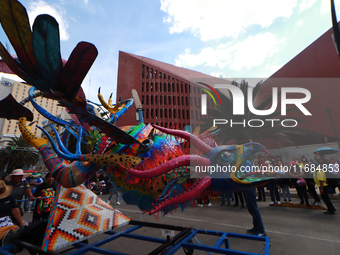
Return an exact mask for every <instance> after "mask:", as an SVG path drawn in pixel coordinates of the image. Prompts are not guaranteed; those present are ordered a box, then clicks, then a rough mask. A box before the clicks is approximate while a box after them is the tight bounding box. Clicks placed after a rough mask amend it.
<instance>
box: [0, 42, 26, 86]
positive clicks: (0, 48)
mask: <svg viewBox="0 0 340 255" xmlns="http://www.w3.org/2000/svg"><path fill="white" fill-rule="evenodd" d="M0 56H1V58H2V60H3V61H5V63H6V65H7V66H8V67H9V68H10V69H11V70H12V72H13V73H15V74H16V75H18V76H19V77H20V78H21V79H23V80H26V78H27V74H26V73H25V72H24V71H22V70H21V69H20V67H19V65H18V63H17V62H16V61H15V60H14V59H13V58H12V56H11V55H10V54H9V53H8V51H7V50H6V49H5V47H4V45H3V44H2V43H1V42H0Z"/></svg>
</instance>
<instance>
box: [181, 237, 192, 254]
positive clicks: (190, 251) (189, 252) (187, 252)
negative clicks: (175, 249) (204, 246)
mask: <svg viewBox="0 0 340 255" xmlns="http://www.w3.org/2000/svg"><path fill="white" fill-rule="evenodd" d="M188 243H192V240H190V241H189V242H188ZM183 251H184V253H185V254H186V255H192V254H194V249H191V248H186V247H183Z"/></svg>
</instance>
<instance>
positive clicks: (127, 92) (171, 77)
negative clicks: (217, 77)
mask: <svg viewBox="0 0 340 255" xmlns="http://www.w3.org/2000/svg"><path fill="white" fill-rule="evenodd" d="M192 78H203V79H207V78H213V77H212V76H209V75H206V74H203V73H199V72H196V71H192V70H189V69H185V68H180V67H177V66H174V65H170V64H166V63H163V62H160V61H156V60H153V59H150V58H145V57H141V56H137V55H134V54H130V53H126V52H122V51H120V52H119V63H118V81H117V95H116V97H117V99H118V98H119V97H120V96H121V98H122V100H124V99H128V98H131V96H132V89H135V90H136V91H137V93H138V96H139V99H140V101H141V104H142V108H143V118H144V122H145V123H150V124H156V125H159V126H162V127H166V128H177V129H184V128H185V127H186V126H188V125H190V126H191V127H194V126H196V125H197V124H199V119H200V104H201V94H202V90H200V89H198V87H199V86H198V85H197V84H195V83H193V82H191V81H190V79H192ZM207 102H208V106H209V104H211V102H210V100H208V101H207ZM131 108H132V109H131ZM131 108H130V109H129V110H128V111H127V112H126V113H125V114H124V115H123V116H122V117H121V118H120V119H119V121H118V122H117V125H118V126H126V125H137V124H138V121H137V120H136V108H135V106H132V107H131Z"/></svg>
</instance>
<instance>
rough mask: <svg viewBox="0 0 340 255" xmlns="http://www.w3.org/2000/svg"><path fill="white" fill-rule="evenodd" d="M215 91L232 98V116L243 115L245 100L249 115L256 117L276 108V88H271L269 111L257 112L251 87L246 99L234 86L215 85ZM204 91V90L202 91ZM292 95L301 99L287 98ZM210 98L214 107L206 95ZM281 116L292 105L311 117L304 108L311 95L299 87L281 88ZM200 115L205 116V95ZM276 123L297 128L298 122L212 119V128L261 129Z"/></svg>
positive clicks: (292, 120) (203, 95)
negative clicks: (223, 91) (227, 91)
mask: <svg viewBox="0 0 340 255" xmlns="http://www.w3.org/2000/svg"><path fill="white" fill-rule="evenodd" d="M214 88H215V89H228V90H229V91H230V93H231V95H232V97H233V115H244V112H245V111H244V107H245V105H246V104H245V100H247V106H248V109H249V111H250V112H251V113H253V114H254V115H258V116H267V115H270V114H272V113H274V112H275V111H276V109H277V106H278V98H279V93H278V88H277V87H273V88H272V105H271V107H270V108H269V109H264V110H258V109H256V108H255V107H254V104H253V89H254V88H252V87H248V91H247V92H248V93H247V98H245V96H244V94H243V92H242V90H241V89H240V88H239V87H237V86H234V85H231V84H215V86H214ZM215 89H214V90H213V93H214V94H215V95H216V96H217V97H218V99H219V101H220V103H221V104H222V102H221V100H220V97H219V96H218V94H217V92H216V90H215ZM203 91H206V90H203ZM291 93H294V94H295V95H296V94H298V95H301V96H302V97H301V98H289V96H288V94H291ZM208 94H209V95H210V97H211V98H212V99H213V101H214V103H215V105H217V104H216V100H215V99H214V97H213V95H212V94H211V93H208ZM280 95H281V115H282V116H286V114H287V105H294V106H295V107H296V108H297V109H299V110H300V111H301V112H302V113H303V114H304V115H305V116H311V115H312V114H311V113H310V112H309V111H308V110H307V108H306V107H305V106H304V104H305V103H307V102H308V101H309V100H310V99H311V93H310V91H309V90H308V89H305V88H299V87H281V93H280ZM201 114H202V115H207V94H202V96H201ZM277 121H280V122H281V126H283V127H295V126H297V124H298V122H297V120H295V119H283V120H282V119H281V120H279V119H265V120H263V119H249V120H247V121H246V120H245V119H244V120H243V121H241V122H240V121H238V122H233V120H232V119H230V120H227V119H214V120H213V126H214V127H215V126H216V125H225V124H228V123H229V124H230V126H231V127H233V126H235V125H242V126H244V127H245V126H246V125H248V126H249V127H262V126H263V125H264V123H265V122H270V123H271V125H272V127H274V125H275V124H276V122H277Z"/></svg>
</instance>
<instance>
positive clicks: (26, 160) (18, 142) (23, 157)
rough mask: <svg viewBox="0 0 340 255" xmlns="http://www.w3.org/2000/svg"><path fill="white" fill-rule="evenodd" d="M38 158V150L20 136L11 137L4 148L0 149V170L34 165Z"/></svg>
mask: <svg viewBox="0 0 340 255" xmlns="http://www.w3.org/2000/svg"><path fill="white" fill-rule="evenodd" d="M38 160H39V152H38V151H37V150H36V149H35V148H33V147H32V146H30V145H29V144H27V143H26V142H25V141H24V140H23V139H22V137H21V136H20V137H11V140H10V141H8V143H7V146H6V148H3V149H0V170H1V171H4V169H5V167H6V165H7V164H8V166H7V172H12V171H13V170H14V169H16V168H25V167H29V166H31V165H35V164H36V163H37V162H38Z"/></svg>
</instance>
